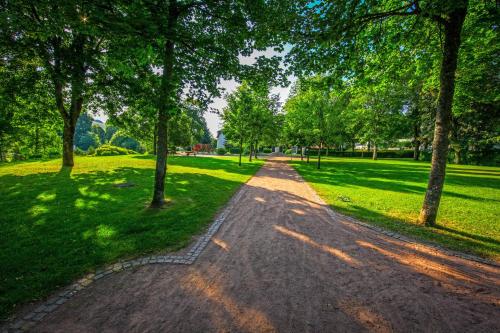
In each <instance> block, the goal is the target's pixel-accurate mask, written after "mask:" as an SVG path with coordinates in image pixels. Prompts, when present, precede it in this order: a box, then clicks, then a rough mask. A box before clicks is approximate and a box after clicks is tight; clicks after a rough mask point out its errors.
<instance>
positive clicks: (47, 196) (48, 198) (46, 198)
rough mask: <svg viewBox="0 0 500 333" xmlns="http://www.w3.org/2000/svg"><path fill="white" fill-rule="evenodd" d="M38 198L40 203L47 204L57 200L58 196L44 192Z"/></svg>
mask: <svg viewBox="0 0 500 333" xmlns="http://www.w3.org/2000/svg"><path fill="white" fill-rule="evenodd" d="M36 198H37V199H38V200H40V201H43V202H47V201H52V200H54V199H55V198H56V194H55V193H50V192H43V193H40V194H39V195H38V196H37V197H36Z"/></svg>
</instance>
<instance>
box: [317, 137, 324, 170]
mask: <svg viewBox="0 0 500 333" xmlns="http://www.w3.org/2000/svg"><path fill="white" fill-rule="evenodd" d="M321 148H323V143H322V142H320V143H319V149H318V164H317V166H316V167H317V168H318V170H319V168H320V167H321Z"/></svg>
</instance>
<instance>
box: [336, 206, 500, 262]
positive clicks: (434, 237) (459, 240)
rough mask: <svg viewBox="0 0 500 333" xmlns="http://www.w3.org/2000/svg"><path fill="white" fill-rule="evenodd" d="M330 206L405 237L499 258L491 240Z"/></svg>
mask: <svg viewBox="0 0 500 333" xmlns="http://www.w3.org/2000/svg"><path fill="white" fill-rule="evenodd" d="M331 206H332V207H333V209H334V210H337V211H339V212H341V213H344V214H346V215H350V216H353V217H355V218H358V219H360V220H363V221H368V222H370V223H372V224H377V225H380V226H383V227H385V228H388V229H390V230H394V231H396V232H401V233H403V234H406V235H411V236H417V237H419V238H422V239H424V240H428V241H432V242H436V243H441V244H445V245H446V246H447V247H449V248H451V249H453V250H458V251H462V252H472V253H476V254H479V255H482V256H491V255H492V254H493V256H494V257H495V258H499V257H500V242H499V241H498V240H495V239H493V238H489V237H484V236H480V235H474V234H470V233H467V232H462V231H457V230H454V229H451V228H448V227H446V226H442V225H437V226H435V227H432V228H431V227H424V226H420V225H417V224H413V223H410V222H408V221H404V220H402V219H398V218H395V217H393V216H390V215H388V214H384V213H382V212H379V211H375V210H371V209H367V208H365V207H361V206H357V205H349V206H348V207H341V206H335V205H331Z"/></svg>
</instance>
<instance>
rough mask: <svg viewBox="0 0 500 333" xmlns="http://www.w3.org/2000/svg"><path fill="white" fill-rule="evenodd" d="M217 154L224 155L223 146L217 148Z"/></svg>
mask: <svg viewBox="0 0 500 333" xmlns="http://www.w3.org/2000/svg"><path fill="white" fill-rule="evenodd" d="M217 155H226V149H225V148H217Z"/></svg>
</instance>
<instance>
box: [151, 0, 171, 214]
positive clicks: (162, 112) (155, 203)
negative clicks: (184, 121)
mask: <svg viewBox="0 0 500 333" xmlns="http://www.w3.org/2000/svg"><path fill="white" fill-rule="evenodd" d="M177 15H178V14H177V8H176V2H175V1H171V2H170V4H169V20H168V23H167V30H166V35H165V37H166V42H165V49H164V55H163V74H162V80H161V90H160V105H159V108H158V124H157V126H158V141H157V150H158V151H157V155H156V170H155V183H154V189H153V200H152V201H151V205H150V206H151V207H152V208H160V207H162V206H163V204H164V203H165V176H166V173H167V153H168V143H167V137H168V119H169V114H168V113H169V111H170V108H171V107H172V98H173V96H172V93H173V91H174V87H173V82H172V80H173V65H174V42H173V40H172V37H173V36H172V35H173V34H174V33H175V25H176V22H177Z"/></svg>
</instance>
